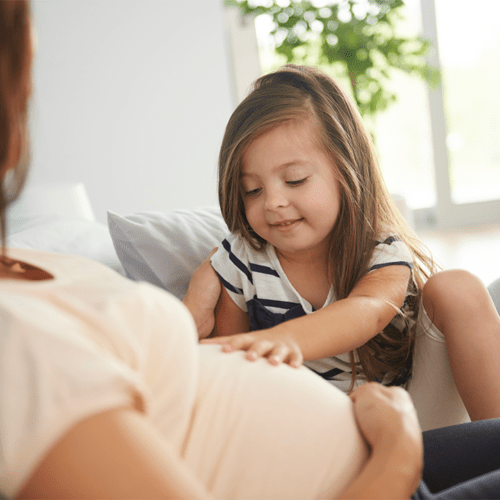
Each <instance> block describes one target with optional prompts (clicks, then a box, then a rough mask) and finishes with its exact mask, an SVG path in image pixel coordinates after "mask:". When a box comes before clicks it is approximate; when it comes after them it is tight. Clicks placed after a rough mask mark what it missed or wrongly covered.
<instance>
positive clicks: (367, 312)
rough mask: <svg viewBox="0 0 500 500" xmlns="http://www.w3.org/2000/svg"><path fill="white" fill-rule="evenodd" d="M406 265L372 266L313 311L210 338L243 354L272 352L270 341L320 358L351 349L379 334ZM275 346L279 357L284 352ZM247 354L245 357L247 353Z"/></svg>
mask: <svg viewBox="0 0 500 500" xmlns="http://www.w3.org/2000/svg"><path fill="white" fill-rule="evenodd" d="M409 278H410V270H409V268H407V267H406V266H387V267H384V268H381V269H378V270H376V271H372V272H371V273H369V274H368V275H366V276H365V277H364V278H362V279H361V280H360V281H359V283H358V284H357V285H356V286H355V288H354V289H353V291H352V292H351V294H350V295H349V296H348V297H347V298H346V299H343V300H338V301H336V302H334V303H333V304H330V305H328V306H326V307H324V308H323V309H320V310H318V311H316V312H314V313H313V314H308V315H306V316H301V317H300V318H296V319H292V320H290V321H287V322H286V323H281V324H280V325H277V326H275V327H273V328H270V329H267V330H261V331H258V332H252V333H248V334H243V335H235V336H232V337H224V338H219V339H212V340H211V341H212V342H216V343H221V344H226V347H225V350H227V351H229V350H234V349H243V350H247V351H249V354H250V356H249V359H255V358H257V357H259V356H268V357H269V356H276V352H275V346H276V345H278V344H279V345H280V346H283V345H284V346H288V349H289V350H293V349H296V348H298V349H299V350H300V351H301V352H302V355H303V357H304V359H305V360H313V359H320V358H325V357H329V356H335V355H338V354H341V353H344V352H349V351H352V350H353V349H356V348H357V347H359V346H361V345H363V344H365V343H366V342H368V340H370V339H371V338H373V337H374V336H375V335H377V334H378V333H380V332H381V331H382V330H383V329H384V328H385V327H386V326H387V325H388V324H389V323H390V321H391V320H392V318H393V317H394V316H395V315H396V313H397V312H398V311H399V309H400V307H401V306H402V304H403V302H404V299H405V295H406V290H407V286H408V280H409ZM285 351H286V350H284V349H283V348H281V351H280V352H281V353H282V355H281V356H282V359H279V360H278V362H280V361H283V360H286V359H289V355H288V353H287V352H285ZM247 357H248V356H247Z"/></svg>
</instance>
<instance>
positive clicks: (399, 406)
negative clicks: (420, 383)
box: [341, 382, 423, 500]
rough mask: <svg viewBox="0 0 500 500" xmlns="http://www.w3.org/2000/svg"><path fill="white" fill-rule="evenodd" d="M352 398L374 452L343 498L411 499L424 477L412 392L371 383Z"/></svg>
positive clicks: (345, 499) (418, 429)
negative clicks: (410, 394) (410, 393)
mask: <svg viewBox="0 0 500 500" xmlns="http://www.w3.org/2000/svg"><path fill="white" fill-rule="evenodd" d="M350 397H351V399H352V401H353V408H354V414H355V417H356V421H357V423H358V426H359V429H360V431H361V433H362V434H363V436H364V438H365V439H366V441H367V442H368V444H369V446H370V448H371V454H370V457H369V459H368V461H367V463H366V464H365V466H364V467H363V470H362V471H361V473H360V474H359V476H358V477H357V478H356V479H355V480H354V482H353V483H352V484H351V485H350V486H349V487H348V488H347V490H346V491H344V493H343V495H342V497H341V498H342V499H343V500H347V499H358V500H361V499H371V500H375V499H384V500H390V499H402V498H410V497H411V496H412V494H413V493H414V492H415V490H416V489H417V487H418V484H419V482H420V479H421V476H422V470H423V442H422V432H421V429H420V425H419V423H418V418H417V414H416V411H415V408H414V406H413V403H412V401H411V398H410V396H409V394H408V393H407V392H406V391H405V390H404V389H401V388H399V387H384V386H382V385H380V384H376V383H373V382H371V383H367V384H364V385H362V386H361V387H359V388H358V389H356V390H355V391H354V392H352V393H351V395H350Z"/></svg>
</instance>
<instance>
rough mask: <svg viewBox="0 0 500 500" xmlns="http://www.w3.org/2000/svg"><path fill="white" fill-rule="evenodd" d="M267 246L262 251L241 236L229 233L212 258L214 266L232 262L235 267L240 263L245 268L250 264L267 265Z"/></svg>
mask: <svg viewBox="0 0 500 500" xmlns="http://www.w3.org/2000/svg"><path fill="white" fill-rule="evenodd" d="M269 258H270V256H269V252H268V248H267V246H265V247H264V248H263V249H262V250H258V249H256V248H254V247H253V246H252V245H251V244H250V243H249V242H248V241H247V240H246V239H245V238H243V237H242V236H241V235H239V234H235V233H228V234H227V235H226V236H225V238H224V239H223V240H222V241H221V243H220V245H219V248H218V250H217V252H216V253H215V254H214V255H213V256H212V259H211V261H212V264H213V263H215V262H220V261H228V260H229V261H231V262H232V263H233V264H234V265H238V262H241V263H243V264H244V265H245V266H249V265H250V264H265V263H268V262H269Z"/></svg>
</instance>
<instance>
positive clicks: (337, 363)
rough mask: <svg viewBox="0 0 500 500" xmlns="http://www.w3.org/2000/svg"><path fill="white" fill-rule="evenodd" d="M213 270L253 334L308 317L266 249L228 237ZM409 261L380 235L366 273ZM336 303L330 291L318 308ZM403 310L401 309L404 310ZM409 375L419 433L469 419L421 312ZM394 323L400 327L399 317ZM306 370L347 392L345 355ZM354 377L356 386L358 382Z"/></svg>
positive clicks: (440, 342)
mask: <svg viewBox="0 0 500 500" xmlns="http://www.w3.org/2000/svg"><path fill="white" fill-rule="evenodd" d="M211 262H212V266H213V267H214V269H215V270H216V272H217V273H218V275H219V277H220V279H221V282H222V283H223V285H224V287H225V288H226V290H227V291H228V293H229V295H230V297H231V298H232V299H233V300H234V302H235V303H236V304H237V305H238V306H239V307H240V308H241V309H242V310H243V311H247V312H248V314H249V316H250V321H251V327H252V329H254V330H258V329H262V328H270V327H272V326H274V325H276V324H279V323H281V322H283V321H286V320H288V319H292V318H295V317H299V316H302V315H304V314H311V313H312V312H313V308H312V306H311V304H309V303H308V302H307V301H306V300H304V298H303V297H301V296H300V295H299V294H298V293H297V291H296V290H295V289H294V288H293V286H292V285H291V283H290V282H289V281H288V279H287V277H286V275H285V273H284V272H283V269H282V268H281V265H280V263H279V260H278V258H277V256H276V252H275V250H274V248H273V247H272V246H271V245H268V246H267V247H266V248H265V249H264V251H262V252H258V251H256V250H254V249H253V248H252V247H250V245H248V243H247V242H245V241H244V240H243V239H242V238H240V237H238V236H235V235H229V236H227V237H226V238H225V240H224V241H223V242H222V244H221V245H220V246H219V250H218V252H217V253H216V254H215V255H214V256H213V257H212V259H211ZM411 263H412V257H411V254H410V252H409V250H408V248H407V247H406V245H405V244H404V243H402V242H401V241H399V240H398V239H397V238H395V237H394V236H391V235H383V236H382V237H381V238H380V243H379V244H378V245H377V246H376V248H375V251H374V253H373V257H372V260H371V262H370V271H372V270H375V269H379V268H380V267H383V266H387V265H406V266H408V267H411ZM334 301H335V296H334V292H333V289H332V290H330V293H329V295H328V297H327V299H326V301H325V304H324V306H323V307H325V306H326V305H328V304H331V303H332V302H334ZM403 310H404V306H403ZM420 311H421V313H420V317H419V321H418V326H417V336H416V337H417V338H416V344H415V352H414V357H413V366H412V371H413V373H412V377H411V379H410V380H409V382H408V383H407V384H406V388H407V389H408V391H409V392H410V394H411V396H412V398H413V400H414V403H415V407H416V409H417V413H418V416H419V420H420V425H421V427H422V429H423V430H429V429H434V428H437V427H443V426H446V425H454V424H459V423H462V422H467V421H469V420H470V419H469V416H468V414H467V411H466V409H465V406H464V404H463V402H462V399H461V398H460V395H459V394H458V390H457V388H456V385H455V382H454V379H453V375H452V372H451V368H450V364H449V361H448V353H447V350H446V343H445V339H444V336H443V334H442V333H441V332H440V331H439V330H438V329H437V328H436V327H435V325H433V323H432V322H431V321H430V319H429V318H428V316H427V314H426V313H425V309H424V307H423V305H421V308H420ZM393 324H394V325H395V326H396V327H397V328H398V329H400V330H401V329H402V325H401V324H400V323H399V318H397V317H396V318H395V319H394V320H393ZM304 364H305V365H306V366H307V367H308V368H309V369H311V370H312V371H314V372H315V373H317V374H318V375H320V376H322V377H323V378H324V379H326V380H328V381H329V382H330V383H331V384H333V385H335V386H336V387H337V388H339V389H340V390H342V391H343V392H346V393H347V392H349V388H350V385H351V365H350V360H349V354H348V353H344V354H341V355H339V356H335V357H331V358H324V359H318V360H314V361H306V362H305V363H304ZM363 381H364V380H363V377H362V376H358V377H357V380H356V384H358V385H359V384H361V383H363Z"/></svg>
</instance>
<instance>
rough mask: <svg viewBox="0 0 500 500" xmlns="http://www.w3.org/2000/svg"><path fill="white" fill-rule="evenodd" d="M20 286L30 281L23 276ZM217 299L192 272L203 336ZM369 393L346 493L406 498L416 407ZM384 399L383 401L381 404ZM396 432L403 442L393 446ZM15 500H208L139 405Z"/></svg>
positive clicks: (73, 441) (396, 394) (372, 388)
mask: <svg viewBox="0 0 500 500" xmlns="http://www.w3.org/2000/svg"><path fill="white" fill-rule="evenodd" d="M0 71H1V68H0ZM13 151H14V152H13V153H12V154H9V155H8V158H9V160H8V162H7V163H6V164H4V165H0V181H3V178H4V176H5V173H6V171H7V170H8V169H9V168H15V166H16V164H17V162H18V161H19V151H20V148H18V147H15V148H13ZM11 159H12V160H11ZM17 278H18V279H21V280H23V279H27V278H26V277H24V276H23V275H22V274H21V275H20V276H18V277H17ZM2 279H12V273H10V272H6V270H5V269H4V268H3V267H2V266H0V280H2ZM219 294H220V285H219V281H218V278H217V276H216V275H215V273H214V271H213V269H212V268H211V266H210V264H209V261H208V260H206V261H205V262H204V263H203V264H202V265H201V266H200V268H199V269H198V270H197V271H196V272H195V275H194V276H193V280H192V282H191V285H190V287H189V289H188V293H187V294H186V297H185V300H184V303H185V305H186V306H187V307H188V309H189V310H190V311H191V313H192V315H193V317H194V319H195V322H196V325H197V326H198V328H199V331H198V333H199V335H200V336H204V335H207V334H208V333H207V332H210V331H211V330H212V329H213V325H214V322H215V321H214V318H213V310H214V305H215V303H216V302H217V299H218V297H219ZM367 387H368V389H363V390H362V391H359V392H358V391H356V392H355V393H354V394H353V398H352V399H353V411H354V414H355V416H356V419H357V421H358V424H359V425H360V429H361V430H362V432H363V431H364V432H365V437H366V440H367V442H368V443H369V444H370V445H371V446H372V450H373V451H372V454H371V457H370V459H369V460H368V462H367V464H366V467H365V468H364V469H363V471H362V472H361V474H360V476H359V477H358V478H357V479H356V480H355V481H354V483H353V484H352V485H351V486H350V487H349V488H348V489H347V490H346V492H344V498H378V497H383V498H386V499H390V498H405V497H409V496H410V495H411V491H412V490H413V489H414V488H415V484H416V481H417V482H418V478H419V477H420V472H421V467H422V455H423V451H422V443H421V439H420V441H419V440H418V439H417V438H415V436H417V435H418V434H419V427H418V422H416V417H415V415H414V409H413V406H412V405H411V402H409V401H408V399H407V398H408V396H407V395H404V394H402V393H401V392H400V391H398V390H390V389H386V388H382V387H379V386H377V385H371V384H370V385H369V386H367ZM392 389H395V388H392ZM381 391H382V392H383V393H384V394H385V395H386V396H385V397H384V398H381V397H380V392H381ZM384 391H385V392H384ZM387 391H388V392H387ZM354 395H356V396H354ZM375 410H377V411H375ZM395 429H397V430H398V437H399V438H400V439H397V440H395V439H394V435H395V432H394V430H395ZM412 437H413V441H414V446H413V448H412V449H411V450H408V446H407V445H403V444H402V443H407V442H411V441H412ZM402 463H404V464H405V465H404V467H403V468H402V467H401V464H402ZM398 464H399V465H398ZM387 465H390V466H391V468H390V469H389V468H387V467H386V466H387ZM392 467H394V468H392ZM408 471H410V472H408ZM370 480H373V483H371V482H370ZM384 487H385V491H384ZM16 496H17V498H110V499H115V498H137V499H139V498H158V499H160V498H165V499H192V498H197V499H209V498H210V495H209V494H208V492H207V491H206V489H205V488H204V486H203V485H202V484H201V483H200V481H199V480H198V479H197V478H196V477H195V476H194V474H193V473H192V471H191V470H189V469H188V468H187V467H186V465H185V464H184V463H183V461H182V460H181V459H180V458H179V456H178V455H177V454H176V453H175V452H174V451H173V450H172V449H171V448H170V446H169V444H168V443H166V442H165V440H164V439H162V438H161V437H160V435H159V433H158V432H157V431H156V429H155V427H154V426H153V425H152V424H151V422H150V421H149V420H148V419H147V417H146V416H145V415H144V414H143V413H142V411H141V407H140V405H139V404H137V405H135V406H131V407H126V408H117V409H113V410H111V411H104V412H101V413H98V414H95V415H90V416H89V417H87V418H85V419H83V420H82V421H80V422H78V423H76V424H75V425H74V426H73V427H71V428H70V429H67V430H66V431H65V432H64V433H63V434H62V435H61V437H60V439H58V440H57V442H55V443H54V444H53V446H52V447H51V448H50V449H49V450H47V452H46V454H45V455H44V457H43V458H42V460H41V462H40V463H39V464H38V466H37V467H36V469H35V470H34V471H33V473H32V474H31V475H30V477H28V478H27V480H26V483H25V484H24V485H23V486H22V488H21V490H20V491H19V492H18V493H17V495H16Z"/></svg>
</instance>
